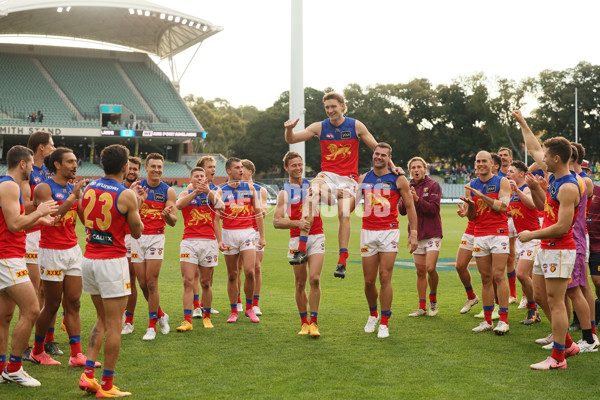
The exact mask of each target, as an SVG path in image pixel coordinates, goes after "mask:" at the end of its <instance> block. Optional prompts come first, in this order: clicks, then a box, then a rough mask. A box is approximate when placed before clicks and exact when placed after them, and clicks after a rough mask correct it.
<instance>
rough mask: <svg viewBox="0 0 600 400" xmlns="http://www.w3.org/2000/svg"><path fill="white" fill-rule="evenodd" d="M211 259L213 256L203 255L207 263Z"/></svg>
mask: <svg viewBox="0 0 600 400" xmlns="http://www.w3.org/2000/svg"><path fill="white" fill-rule="evenodd" d="M212 259H213V256H206V257H205V260H206V262H207V263H209V262H211V261H212Z"/></svg>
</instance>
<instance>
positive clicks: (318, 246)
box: [287, 233, 325, 258]
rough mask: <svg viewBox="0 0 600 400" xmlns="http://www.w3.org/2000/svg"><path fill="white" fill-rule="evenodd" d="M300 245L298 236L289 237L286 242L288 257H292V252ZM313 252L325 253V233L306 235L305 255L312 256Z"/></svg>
mask: <svg viewBox="0 0 600 400" xmlns="http://www.w3.org/2000/svg"><path fill="white" fill-rule="evenodd" d="M299 245H300V236H296V237H291V238H290V241H289V243H288V255H287V257H288V258H294V253H295V252H297V251H298V246H299ZM313 254H325V235H324V234H323V233H320V234H318V235H308V240H307V241H306V255H307V256H312V255H313Z"/></svg>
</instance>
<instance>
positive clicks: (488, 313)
mask: <svg viewBox="0 0 600 400" xmlns="http://www.w3.org/2000/svg"><path fill="white" fill-rule="evenodd" d="M493 311H494V306H483V319H484V321H485V322H487V323H488V324H490V325H492V312H493Z"/></svg>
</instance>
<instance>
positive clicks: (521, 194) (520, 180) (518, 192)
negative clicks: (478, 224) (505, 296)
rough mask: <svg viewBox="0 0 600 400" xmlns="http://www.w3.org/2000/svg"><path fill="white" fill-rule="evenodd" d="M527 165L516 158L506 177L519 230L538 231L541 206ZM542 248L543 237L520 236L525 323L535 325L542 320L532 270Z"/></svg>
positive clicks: (518, 252) (513, 215) (517, 229)
mask: <svg viewBox="0 0 600 400" xmlns="http://www.w3.org/2000/svg"><path fill="white" fill-rule="evenodd" d="M526 173H527V165H525V163H524V162H523V161H513V162H512V163H511V165H510V167H509V168H508V173H507V175H506V177H507V178H508V179H509V183H510V188H511V190H512V192H513V195H512V197H511V199H510V208H509V210H510V214H511V215H512V220H513V223H514V227H515V230H516V232H517V234H519V233H520V232H523V231H525V230H528V231H536V230H538V229H540V221H539V220H538V210H537V208H535V204H534V203H533V199H532V198H531V191H530V190H529V188H528V187H527V185H526V184H525V174H526ZM539 248H540V241H539V240H530V241H529V242H526V243H522V242H521V241H520V240H519V239H518V238H517V242H516V253H517V254H519V263H518V264H517V278H519V282H521V288H522V289H523V293H525V297H526V298H527V316H526V317H525V319H524V320H523V321H521V323H522V324H523V325H533V324H534V323H536V322H540V321H541V319H540V314H539V312H538V309H537V304H536V302H535V299H534V294H533V281H532V280H531V270H532V269H533V260H535V257H536V255H537V252H538V250H539Z"/></svg>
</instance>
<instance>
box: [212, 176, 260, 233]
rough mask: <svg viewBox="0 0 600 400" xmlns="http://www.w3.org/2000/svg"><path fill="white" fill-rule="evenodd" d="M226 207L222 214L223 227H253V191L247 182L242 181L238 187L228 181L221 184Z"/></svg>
mask: <svg viewBox="0 0 600 400" xmlns="http://www.w3.org/2000/svg"><path fill="white" fill-rule="evenodd" d="M221 190H222V191H223V203H224V204H225V209H224V210H223V211H221V213H220V216H221V219H223V229H248V228H250V229H252V220H253V219H254V207H252V192H251V191H250V186H249V185H248V183H246V182H240V184H239V186H238V187H232V186H230V185H229V184H228V183H224V184H223V185H222V186H221Z"/></svg>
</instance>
